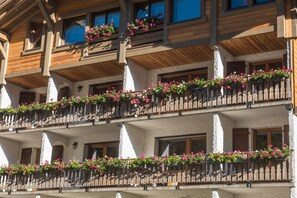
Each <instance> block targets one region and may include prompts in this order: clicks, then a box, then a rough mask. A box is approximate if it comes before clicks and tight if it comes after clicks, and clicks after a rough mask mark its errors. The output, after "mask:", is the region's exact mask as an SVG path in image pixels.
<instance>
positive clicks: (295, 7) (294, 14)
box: [291, 0, 297, 37]
mask: <svg viewBox="0 0 297 198" xmlns="http://www.w3.org/2000/svg"><path fill="white" fill-rule="evenodd" d="M291 7H292V10H291V18H292V37H297V1H296V0H291Z"/></svg>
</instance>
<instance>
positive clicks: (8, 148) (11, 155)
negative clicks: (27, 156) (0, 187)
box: [0, 138, 20, 167]
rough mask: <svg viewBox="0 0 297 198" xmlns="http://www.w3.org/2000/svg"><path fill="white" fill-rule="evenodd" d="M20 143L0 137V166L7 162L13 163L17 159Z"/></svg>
mask: <svg viewBox="0 0 297 198" xmlns="http://www.w3.org/2000/svg"><path fill="white" fill-rule="evenodd" d="M19 153H20V143H19V142H16V141H13V140H9V139H5V138H0V159H1V160H0V167H1V166H4V165H8V164H15V163H17V160H18V159H19Z"/></svg>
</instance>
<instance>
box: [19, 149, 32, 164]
mask: <svg viewBox="0 0 297 198" xmlns="http://www.w3.org/2000/svg"><path fill="white" fill-rule="evenodd" d="M31 155H32V148H24V149H22V154H21V164H30V163H31Z"/></svg>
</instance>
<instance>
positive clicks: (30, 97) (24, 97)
mask: <svg viewBox="0 0 297 198" xmlns="http://www.w3.org/2000/svg"><path fill="white" fill-rule="evenodd" d="M35 98H36V94H35V92H21V93H20V98H19V104H20V105H22V104H31V103H33V102H35Z"/></svg>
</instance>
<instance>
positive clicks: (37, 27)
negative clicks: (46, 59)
mask: <svg viewBox="0 0 297 198" xmlns="http://www.w3.org/2000/svg"><path fill="white" fill-rule="evenodd" d="M43 29H44V25H43V23H42V22H31V23H30V24H29V32H28V39H29V42H28V45H27V48H26V49H27V50H30V49H36V48H41V43H42V35H43V33H44V31H43Z"/></svg>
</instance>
